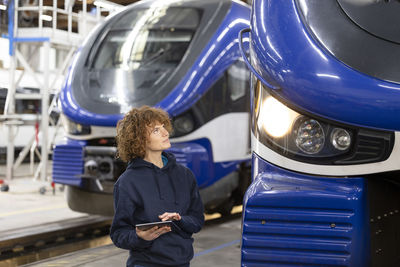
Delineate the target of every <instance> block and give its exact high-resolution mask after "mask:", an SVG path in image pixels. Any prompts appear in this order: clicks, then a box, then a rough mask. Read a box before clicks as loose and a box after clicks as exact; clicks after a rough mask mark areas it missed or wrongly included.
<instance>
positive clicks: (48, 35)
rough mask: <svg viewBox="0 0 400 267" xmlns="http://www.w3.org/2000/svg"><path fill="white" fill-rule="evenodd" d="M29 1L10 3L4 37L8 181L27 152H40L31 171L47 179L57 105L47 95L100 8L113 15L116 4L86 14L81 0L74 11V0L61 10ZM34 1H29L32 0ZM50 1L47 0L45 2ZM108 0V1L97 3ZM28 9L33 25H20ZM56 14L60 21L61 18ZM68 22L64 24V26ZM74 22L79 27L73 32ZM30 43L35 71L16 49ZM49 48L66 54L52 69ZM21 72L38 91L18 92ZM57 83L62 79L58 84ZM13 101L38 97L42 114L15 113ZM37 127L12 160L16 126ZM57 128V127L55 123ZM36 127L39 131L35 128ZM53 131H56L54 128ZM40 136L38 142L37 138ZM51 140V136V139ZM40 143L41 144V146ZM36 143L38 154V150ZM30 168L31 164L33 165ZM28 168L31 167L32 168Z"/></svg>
mask: <svg viewBox="0 0 400 267" xmlns="http://www.w3.org/2000/svg"><path fill="white" fill-rule="evenodd" d="M25 2H28V4H27V5H23V6H19V5H18V1H15V0H11V1H8V7H7V8H8V35H6V36H4V37H6V38H8V40H9V57H10V67H9V88H8V92H7V98H6V103H5V107H4V113H3V115H0V123H2V124H3V125H4V126H5V127H6V130H7V162H6V184H7V183H9V181H10V180H12V179H13V174H14V170H15V169H16V168H18V166H19V165H20V164H21V163H22V161H23V160H24V158H25V157H26V156H27V154H28V153H29V152H31V164H32V155H33V153H37V154H38V156H39V160H40V162H39V165H38V167H37V169H36V171H34V179H38V178H40V180H42V181H48V180H49V179H48V177H47V170H48V158H49V152H50V151H51V143H52V140H51V138H49V134H48V133H49V115H50V114H51V112H52V111H53V109H54V107H56V99H57V97H53V99H52V102H51V103H49V95H50V93H52V94H54V95H55V96H57V95H58V91H59V90H60V89H61V86H58V88H57V86H56V84H57V81H59V80H60V79H61V80H64V76H65V74H66V72H67V68H68V66H69V64H70V62H71V59H72V57H73V54H74V52H75V50H76V49H77V48H78V47H79V46H80V45H81V44H82V42H83V39H84V38H85V37H86V36H87V34H88V32H89V31H90V28H91V27H94V26H95V25H97V24H98V23H99V22H101V21H102V20H104V17H102V16H101V12H102V11H107V12H109V13H112V12H113V11H116V10H117V9H118V8H119V7H120V6H118V5H116V4H114V3H113V5H109V6H108V7H106V8H104V7H101V5H100V6H97V8H96V9H95V10H96V12H95V14H93V12H91V13H90V14H89V13H88V12H87V1H86V0H82V1H80V5H81V9H80V10H79V12H73V7H74V4H75V1H74V0H65V1H64V8H59V7H58V5H59V4H60V3H59V2H60V1H56V0H53V1H52V6H46V5H43V0H39V1H37V0H35V1H25ZM32 2H33V3H32ZM47 2H51V1H47ZM98 2H100V3H101V2H104V3H108V1H98ZM24 12H25V13H26V12H30V14H35V15H34V18H35V21H37V25H35V26H34V27H32V25H30V27H23V26H22V25H19V21H20V20H19V19H18V16H19V15H21V14H24ZM60 16H61V17H62V19H60ZM60 21H62V22H63V27H64V28H60V27H58V25H57V23H59V22H60ZM65 22H66V28H65ZM73 24H74V25H78V27H75V30H73ZM22 45H24V46H25V47H27V46H28V47H30V48H29V49H28V51H30V53H31V54H32V53H37V52H38V53H39V58H40V60H39V62H41V63H42V64H41V66H42V69H41V70H38V68H37V66H32V64H33V63H32V62H31V59H32V57H30V56H27V55H25V54H26V53H25V54H24V53H23V52H21V51H20V49H19V48H20V47H21V46H22ZM51 50H53V51H55V53H56V54H57V53H58V52H59V51H63V52H62V53H60V54H63V55H64V57H63V59H62V60H61V61H62V63H61V64H59V66H57V67H56V69H55V70H50V67H49V66H50V62H49V55H50V51H51ZM18 64H20V66H21V67H22V69H23V71H22V72H21V73H20V75H19V77H16V73H17V67H18ZM24 75H29V76H31V77H32V78H33V80H34V81H35V83H36V87H37V88H38V89H39V93H37V94H19V93H16V88H18V85H19V82H20V81H21V79H22V77H23V76H24ZM59 84H60V83H59ZM17 99H37V100H39V101H41V114H40V115H39V116H33V117H32V115H28V114H17V113H16V109H15V101H16V100H17ZM38 118H39V121H40V127H37V126H38V125H37V121H38ZM35 121H36V130H39V131H35V128H32V136H31V137H27V144H26V146H25V147H24V148H23V149H22V151H21V152H20V153H19V155H18V158H17V159H16V160H14V159H15V155H14V149H15V145H14V141H15V136H16V129H17V128H18V127H20V126H21V125H35ZM53 126H54V127H58V126H59V125H53ZM37 128H38V129H37ZM55 132H57V131H55ZM38 135H39V136H40V142H38V141H39V140H38ZM52 139H53V140H54V136H53V138H52ZM39 143H40V144H39ZM39 145H40V153H38V150H37V148H38V147H39ZM31 166H32V165H31ZM31 168H32V167H31Z"/></svg>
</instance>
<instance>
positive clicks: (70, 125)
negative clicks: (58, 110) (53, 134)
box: [61, 115, 91, 135]
mask: <svg viewBox="0 0 400 267" xmlns="http://www.w3.org/2000/svg"><path fill="white" fill-rule="evenodd" d="M61 120H62V124H63V126H64V130H65V132H67V133H69V134H72V135H87V134H90V132H91V131H90V126H89V125H83V124H79V123H76V122H74V121H71V120H70V119H68V118H67V116H65V115H61Z"/></svg>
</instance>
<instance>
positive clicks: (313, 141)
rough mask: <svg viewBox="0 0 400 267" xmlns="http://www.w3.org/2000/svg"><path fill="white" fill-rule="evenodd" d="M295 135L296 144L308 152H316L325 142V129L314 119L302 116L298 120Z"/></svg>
mask: <svg viewBox="0 0 400 267" xmlns="http://www.w3.org/2000/svg"><path fill="white" fill-rule="evenodd" d="M295 124H296V126H295V127H294V131H293V133H294V135H295V142H296V146H297V147H298V148H299V149H300V150H301V151H303V152H304V153H306V154H316V153H318V152H320V151H321V149H322V148H323V147H324V144H325V134H324V129H323V128H322V126H321V124H320V123H319V122H318V121H316V120H314V119H310V118H307V117H305V116H301V117H299V118H298V119H297V120H296V123H295Z"/></svg>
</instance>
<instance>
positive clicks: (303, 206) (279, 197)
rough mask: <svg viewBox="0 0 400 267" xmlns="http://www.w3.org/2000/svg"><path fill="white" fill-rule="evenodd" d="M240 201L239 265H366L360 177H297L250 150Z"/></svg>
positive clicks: (366, 234) (366, 232) (363, 196)
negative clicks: (249, 178)
mask: <svg viewBox="0 0 400 267" xmlns="http://www.w3.org/2000/svg"><path fill="white" fill-rule="evenodd" d="M253 168H254V169H253V172H254V173H257V175H256V176H255V178H254V180H253V182H252V184H251V185H250V187H249V188H248V190H247V193H246V195H245V199H244V210H245V212H244V214H243V235H242V259H241V260H242V266H274V265H279V266H285V265H287V266H289V265H296V266H297V265H299V266H366V265H367V264H368V262H369V256H368V255H369V252H370V251H369V250H370V245H369V240H370V238H369V227H368V225H369V219H368V218H369V216H368V211H367V210H366V207H367V205H366V204H367V203H366V201H367V197H366V188H365V181H364V179H363V178H351V179H344V178H328V177H315V176H308V175H302V174H298V173H294V172H290V171H287V170H284V169H281V168H278V167H276V166H273V165H271V164H269V163H268V162H266V161H264V160H262V159H261V158H259V157H258V156H257V155H255V154H254V157H253Z"/></svg>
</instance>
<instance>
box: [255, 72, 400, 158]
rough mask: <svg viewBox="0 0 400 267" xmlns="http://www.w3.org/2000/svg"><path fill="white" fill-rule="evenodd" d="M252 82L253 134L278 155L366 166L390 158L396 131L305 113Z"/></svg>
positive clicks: (257, 82) (256, 82)
mask: <svg viewBox="0 0 400 267" xmlns="http://www.w3.org/2000/svg"><path fill="white" fill-rule="evenodd" d="M253 78H254V77H253ZM253 81H254V82H253V83H252V86H253V92H252V97H253V101H254V102H253V103H252V132H253V134H254V136H255V138H256V139H257V140H258V141H259V142H260V143H262V144H263V145H265V146H267V147H268V148H270V149H271V150H273V151H275V152H276V153H278V154H281V155H283V156H284V157H287V158H291V159H293V160H296V161H301V162H308V163H313V164H319V165H342V164H345V165H349V164H363V163H371V162H379V161H383V160H386V159H387V158H388V157H389V155H390V153H391V151H392V149H393V145H394V133H393V132H389V131H381V130H373V129H366V128H361V127H355V126H350V125H344V124H340V123H338V122H334V121H329V120H327V119H323V118H318V117H316V116H314V115H309V114H302V112H300V111H294V110H293V109H291V108H290V107H288V106H287V105H285V103H283V102H280V101H278V99H276V98H274V97H273V96H272V95H271V94H270V93H269V89H268V88H266V87H264V86H263V85H262V84H261V82H260V81H257V80H253Z"/></svg>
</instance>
